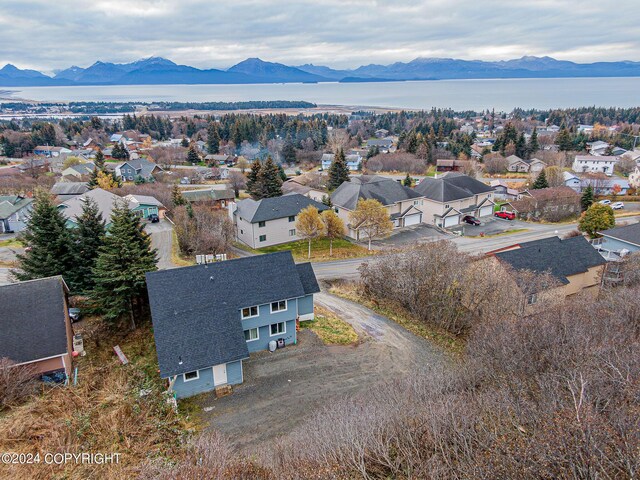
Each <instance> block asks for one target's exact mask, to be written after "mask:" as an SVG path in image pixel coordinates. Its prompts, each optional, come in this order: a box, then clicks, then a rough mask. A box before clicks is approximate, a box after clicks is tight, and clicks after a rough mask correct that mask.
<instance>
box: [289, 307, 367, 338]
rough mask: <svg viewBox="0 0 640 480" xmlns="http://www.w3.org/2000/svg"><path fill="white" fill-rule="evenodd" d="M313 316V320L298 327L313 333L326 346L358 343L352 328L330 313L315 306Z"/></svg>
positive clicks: (301, 323)
mask: <svg viewBox="0 0 640 480" xmlns="http://www.w3.org/2000/svg"><path fill="white" fill-rule="evenodd" d="M315 314H316V315H315V316H316V318H315V320H307V321H304V322H300V327H301V328H308V329H309V330H311V331H312V332H314V333H315V334H316V335H318V337H320V339H321V340H322V341H323V342H324V343H325V344H326V345H352V344H354V343H356V342H357V341H358V334H357V333H356V331H355V330H354V329H353V327H352V326H351V325H349V324H348V323H347V322H345V321H344V320H342V319H340V318H338V317H337V316H336V315H335V314H334V313H333V312H332V311H330V310H327V309H326V308H322V307H318V306H317V307H315Z"/></svg>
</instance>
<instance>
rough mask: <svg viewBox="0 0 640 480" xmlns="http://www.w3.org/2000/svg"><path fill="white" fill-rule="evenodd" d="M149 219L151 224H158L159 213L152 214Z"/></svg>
mask: <svg viewBox="0 0 640 480" xmlns="http://www.w3.org/2000/svg"><path fill="white" fill-rule="evenodd" d="M147 219H148V220H149V221H150V222H151V223H158V222H159V221H160V217H159V216H158V214H157V213H152V214H151V215H149V216H148V217H147Z"/></svg>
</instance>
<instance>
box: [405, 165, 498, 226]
mask: <svg viewBox="0 0 640 480" xmlns="http://www.w3.org/2000/svg"><path fill="white" fill-rule="evenodd" d="M414 191H415V193H417V194H418V195H421V196H422V197H423V199H424V202H423V203H422V204H421V206H420V209H421V210H422V212H423V218H422V222H423V223H428V224H431V225H436V226H438V227H441V228H449V227H455V226H456V225H459V224H460V223H461V222H462V221H463V219H464V217H465V216H467V215H469V216H473V217H477V218H480V217H487V216H491V215H493V208H494V205H495V203H494V201H493V195H494V190H493V188H491V187H490V186H488V185H486V184H484V183H482V182H481V181H479V180H476V179H475V178H472V177H469V176H468V175H464V174H462V173H459V172H448V173H445V174H443V175H441V176H439V177H438V178H429V177H427V178H425V179H424V180H422V182H420V184H419V185H417V186H416V187H415V189H414Z"/></svg>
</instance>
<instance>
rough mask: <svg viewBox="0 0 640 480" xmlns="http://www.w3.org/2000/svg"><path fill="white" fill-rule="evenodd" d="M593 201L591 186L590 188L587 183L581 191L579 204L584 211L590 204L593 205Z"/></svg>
mask: <svg viewBox="0 0 640 480" xmlns="http://www.w3.org/2000/svg"><path fill="white" fill-rule="evenodd" d="M593 202H594V198H593V188H591V185H587V188H585V189H584V192H583V193H582V197H580V206H581V207H582V211H583V212H584V211H586V210H587V209H588V208H589V207H590V206H591V205H593Z"/></svg>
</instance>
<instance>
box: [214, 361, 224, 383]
mask: <svg viewBox="0 0 640 480" xmlns="http://www.w3.org/2000/svg"><path fill="white" fill-rule="evenodd" d="M225 383H227V364H226V363H223V364H222V365H216V366H214V367H213V384H214V385H215V386H218V385H224V384H225Z"/></svg>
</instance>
